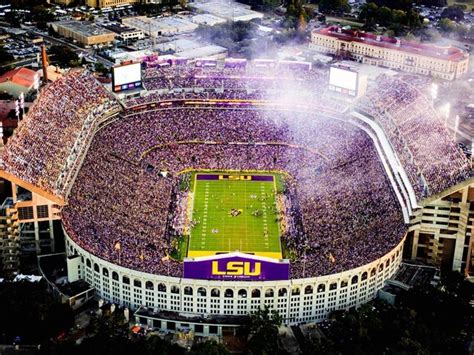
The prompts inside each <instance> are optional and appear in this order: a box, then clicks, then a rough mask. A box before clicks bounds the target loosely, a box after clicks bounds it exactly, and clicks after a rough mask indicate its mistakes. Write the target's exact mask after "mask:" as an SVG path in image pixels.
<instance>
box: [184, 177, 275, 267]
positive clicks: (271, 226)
mask: <svg viewBox="0 0 474 355" xmlns="http://www.w3.org/2000/svg"><path fill="white" fill-rule="evenodd" d="M275 186H276V185H275V176H274V175H271V174H266V175H252V174H248V175H238V174H234V175H231V176H229V174H225V173H222V174H220V173H213V174H208V173H196V174H195V176H194V198H193V201H192V203H193V208H192V221H191V224H192V226H191V228H190V240H189V246H188V257H197V256H206V255H214V254H218V253H227V252H233V251H236V250H239V251H241V252H243V253H252V254H255V255H260V256H267V257H273V258H281V246H280V228H279V222H277V221H276V218H277V217H278V216H277V214H276V210H277V206H276V199H275V192H276V191H275V190H276V188H275Z"/></svg>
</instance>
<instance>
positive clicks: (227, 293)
mask: <svg viewBox="0 0 474 355" xmlns="http://www.w3.org/2000/svg"><path fill="white" fill-rule="evenodd" d="M224 297H227V298H231V297H234V291H233V290H232V289H230V288H228V289H226V290H225V292H224Z"/></svg>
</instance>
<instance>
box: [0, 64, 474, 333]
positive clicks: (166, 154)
mask: <svg viewBox="0 0 474 355" xmlns="http://www.w3.org/2000/svg"><path fill="white" fill-rule="evenodd" d="M145 64H146V65H145ZM329 75H330V74H329V72H328V70H327V69H318V68H314V67H312V66H311V64H310V63H304V62H288V61H280V62H278V61H274V60H255V61H246V60H235V61H233V60H225V61H214V60H207V61H194V62H187V61H168V62H160V63H151V64H150V63H144V64H143V67H142V79H141V83H139V82H138V81H137V78H134V79H133V82H134V83H133V85H132V86H133V90H132V92H133V94H130V95H118V94H113V93H111V92H109V91H107V90H106V89H105V88H104V86H102V85H101V84H99V82H98V81H96V79H95V78H94V77H93V76H92V74H90V73H88V72H87V71H84V70H82V71H72V72H70V73H69V74H68V75H66V76H65V77H64V78H62V79H60V80H58V81H56V82H54V83H51V84H49V85H48V86H47V87H46V88H44V89H43V91H42V93H41V95H40V97H39V98H38V99H37V101H36V102H35V104H34V106H33V107H32V108H31V109H30V112H29V113H28V116H27V118H25V119H24V120H23V121H22V122H21V124H20V126H19V128H18V131H17V133H16V135H15V136H14V137H12V138H11V139H10V141H9V142H8V144H7V146H6V149H5V150H4V151H3V153H2V158H3V159H2V160H1V166H0V168H1V171H0V173H1V176H2V177H4V178H7V179H8V180H10V181H12V182H14V183H15V184H17V185H19V186H22V187H24V188H26V189H29V190H30V191H33V192H34V193H35V194H38V195H40V196H41V197H42V198H44V199H47V200H49V201H52V202H53V203H54V204H55V205H56V206H58V208H59V209H60V211H61V212H60V213H61V214H60V217H61V222H62V227H63V230H64V234H65V238H66V250H67V255H68V259H67V262H68V275H69V278H70V279H84V280H85V281H87V282H88V283H89V284H90V285H92V286H93V287H94V288H95V290H96V295H97V297H98V298H100V299H103V300H104V301H107V302H111V303H115V304H117V305H120V306H124V307H128V308H130V309H131V310H132V311H134V312H135V317H136V320H137V322H139V323H141V324H143V325H146V326H148V327H154V328H159V329H163V330H167V331H175V330H177V329H182V328H187V329H188V328H190V329H191V330H192V331H193V332H195V333H196V334H204V335H209V334H211V335H212V334H214V335H222V334H223V332H225V331H226V330H227V329H229V328H232V327H235V326H236V325H238V324H239V322H240V321H241V317H243V316H245V315H247V314H248V313H249V312H252V311H255V310H256V309H258V308H260V307H263V306H268V307H270V308H272V309H275V310H277V311H278V312H279V313H280V314H281V315H282V316H283V318H284V321H285V323H286V324H297V323H302V322H318V321H322V320H325V319H326V318H327V316H328V315H329V313H330V312H331V311H334V310H338V309H349V308H351V307H357V306H359V305H361V304H363V303H365V302H367V301H369V300H371V299H373V298H374V297H375V296H376V294H377V291H378V290H379V289H381V288H382V287H383V285H384V282H385V281H386V280H387V279H389V278H390V277H392V276H393V275H394V274H395V273H396V271H397V269H398V266H399V265H400V263H401V260H402V254H403V248H404V241H405V239H406V237H407V233H409V232H410V230H413V228H416V226H415V224H416V223H418V222H416V220H415V219H414V217H413V216H414V215H415V214H416V211H417V210H420V209H421V208H423V206H426V205H427V204H429V203H430V202H432V201H437V200H439V199H442V198H444V196H447V195H448V194H452V193H453V192H455V191H459V190H460V189H462V188H464V187H466V186H469V184H472V183H473V177H472V170H471V165H470V161H469V160H468V158H467V157H466V155H464V153H463V152H462V151H461V150H460V149H459V147H458V146H457V145H456V143H455V142H454V141H453V139H452V136H451V135H450V134H449V132H448V131H447V129H446V128H445V126H444V124H443V122H442V120H441V119H439V117H438V114H437V112H436V111H435V110H434V108H433V106H432V104H431V103H430V100H429V99H428V97H427V96H426V95H425V93H424V91H423V90H422V89H420V87H416V86H414V85H411V84H410V83H409V82H408V81H406V80H404V78H403V76H400V75H385V74H382V75H380V76H379V77H377V79H375V80H373V81H372V82H370V83H369V86H368V88H367V91H364V92H360V93H357V92H356V91H357V87H356V85H354V87H352V88H351V89H349V90H350V91H351V95H348V97H349V98H347V97H346V95H345V92H344V90H345V89H344V88H341V90H336V91H334V90H329V86H330V85H328V83H329V80H330V78H329ZM343 76H344V75H343ZM352 76H353V75H352V74H351V77H352ZM116 82H117V81H116ZM140 85H143V88H142V89H140V90H137V89H136V88H137V87H138V86H140ZM115 89H116V90H115V91H121V90H122V89H127V85H125V86H120V85H119V86H117V87H116V88H115ZM137 92H138V93H137ZM53 102H54V104H52V103H53ZM38 122H41V125H39V124H38Z"/></svg>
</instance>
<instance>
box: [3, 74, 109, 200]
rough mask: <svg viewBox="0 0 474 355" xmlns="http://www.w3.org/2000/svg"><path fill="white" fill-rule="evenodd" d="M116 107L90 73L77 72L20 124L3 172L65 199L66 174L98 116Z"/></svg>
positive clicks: (54, 88) (41, 98) (43, 97)
mask: <svg viewBox="0 0 474 355" xmlns="http://www.w3.org/2000/svg"><path fill="white" fill-rule="evenodd" d="M113 108H118V103H117V102H116V101H115V100H114V99H113V98H112V97H111V96H110V95H109V94H108V93H107V91H106V90H105V89H104V88H103V87H102V85H101V84H100V83H99V82H97V81H96V80H95V78H94V77H93V76H92V75H91V74H89V73H88V72H87V71H83V70H82V71H74V72H71V73H69V74H68V75H66V76H65V77H63V78H62V79H59V80H57V81H56V82H54V83H52V84H50V85H48V86H47V87H46V88H44V89H43V90H42V92H41V95H40V96H39V98H38V99H37V100H36V101H35V103H34V104H33V106H32V107H31V108H30V110H29V112H28V114H27V116H26V118H25V119H24V120H22V121H21V122H20V123H19V126H18V129H17V130H16V131H15V135H14V136H13V137H12V138H11V139H10V140H9V141H8V144H7V149H4V150H3V152H2V156H1V159H0V168H1V169H3V170H5V171H6V172H7V173H10V174H12V175H14V176H16V177H17V178H20V179H22V180H24V181H26V182H28V183H31V184H33V185H36V186H38V187H40V188H41V189H43V190H46V191H48V192H50V193H52V194H55V195H59V196H63V194H64V180H65V179H66V177H67V171H68V170H69V169H70V167H71V166H72V165H74V161H75V157H77V155H78V154H79V152H80V151H81V150H82V148H83V142H84V141H86V140H87V139H88V138H91V137H92V133H93V130H92V129H91V127H92V126H93V123H94V121H95V119H96V117H98V116H100V115H102V114H103V113H104V112H106V111H108V110H111V109H113Z"/></svg>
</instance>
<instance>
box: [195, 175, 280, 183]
mask: <svg viewBox="0 0 474 355" xmlns="http://www.w3.org/2000/svg"><path fill="white" fill-rule="evenodd" d="M220 176H222V178H221V179H222V180H247V181H273V175H240V174H239V175H230V174H197V176H196V179H197V180H219V177H220ZM248 177H250V179H249V178H248Z"/></svg>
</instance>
